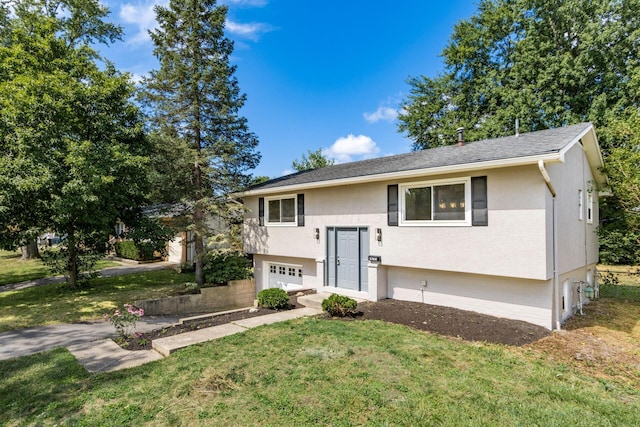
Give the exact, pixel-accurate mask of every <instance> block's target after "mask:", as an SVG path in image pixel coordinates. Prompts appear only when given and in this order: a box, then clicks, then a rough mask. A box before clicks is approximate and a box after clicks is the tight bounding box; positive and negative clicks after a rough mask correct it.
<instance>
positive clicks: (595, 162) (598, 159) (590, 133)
mask: <svg viewBox="0 0 640 427" xmlns="http://www.w3.org/2000/svg"><path fill="white" fill-rule="evenodd" d="M580 140H582V141H583V143H582V151H584V153H585V155H586V156H587V161H588V162H589V166H590V168H591V173H592V174H593V176H594V178H595V180H596V183H597V184H598V187H599V188H600V189H601V190H603V191H602V194H603V195H606V194H608V193H609V192H610V190H609V178H608V177H607V175H605V174H603V173H602V168H603V167H604V158H603V157H602V151H601V150H600V144H599V143H598V136H597V135H596V132H595V128H594V126H593V124H592V125H591V126H588V127H587V128H586V129H585V130H584V131H583V132H582V133H581V134H580V135H579V136H578V137H577V141H580ZM574 143H575V142H572V143H570V144H568V145H567V147H565V148H564V149H563V150H562V151H564V152H566V151H568V149H569V148H571V147H570V146H573V144H574ZM563 154H564V153H563Z"/></svg>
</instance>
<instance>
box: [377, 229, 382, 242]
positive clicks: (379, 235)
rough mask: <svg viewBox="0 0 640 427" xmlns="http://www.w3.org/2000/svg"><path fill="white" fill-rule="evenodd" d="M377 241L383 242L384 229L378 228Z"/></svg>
mask: <svg viewBox="0 0 640 427" xmlns="http://www.w3.org/2000/svg"><path fill="white" fill-rule="evenodd" d="M376 240H377V241H378V242H382V228H376Z"/></svg>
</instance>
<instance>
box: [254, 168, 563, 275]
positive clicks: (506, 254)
mask: <svg viewBox="0 0 640 427" xmlns="http://www.w3.org/2000/svg"><path fill="white" fill-rule="evenodd" d="M486 175H487V182H488V183H487V186H488V207H489V225H488V226H486V227H473V226H462V227H450V226H438V225H436V226H428V227H427V226H393V227H390V226H388V225H387V185H389V184H395V183H398V182H380V183H369V184H361V185H352V186H342V187H328V188H321V189H314V190H310V191H305V192H304V195H305V226H304V227H296V226H291V225H289V226H269V225H268V226H263V227H260V226H259V225H258V197H247V198H246V199H245V204H246V206H247V207H248V209H249V210H250V211H249V213H248V214H247V217H246V221H245V227H244V241H245V250H246V251H247V252H248V253H254V254H263V255H271V256H278V257H297V258H307V259H312V260H315V259H324V257H325V256H326V253H325V252H326V228H327V227H335V226H337V227H344V226H361V227H369V229H370V233H369V247H370V253H371V254H372V255H380V256H381V257H382V263H383V264H384V265H389V266H400V267H409V268H424V269H431V270H445V271H451V272H462V273H470V274H489V275H495V276H507V277H521V278H529V279H535V280H546V279H548V278H549V277H550V276H551V273H550V271H549V268H548V260H547V250H546V249H547V244H548V242H547V239H546V221H547V217H546V210H545V208H546V199H545V196H546V195H545V191H546V186H545V184H544V181H543V180H542V178H541V177H540V174H539V172H538V171H537V168H536V167H534V166H532V167H527V168H506V169H496V170H492V171H488V172H487V173H486ZM442 178H447V176H444V177H443V176H438V177H430V178H428V179H429V180H431V179H442ZM404 182H406V181H404ZM399 183H400V184H401V183H402V182H399ZM316 228H318V229H319V230H320V239H319V240H316V239H315V229H316ZM377 228H380V229H381V230H382V242H377V241H376V240H375V232H374V231H375V229H377Z"/></svg>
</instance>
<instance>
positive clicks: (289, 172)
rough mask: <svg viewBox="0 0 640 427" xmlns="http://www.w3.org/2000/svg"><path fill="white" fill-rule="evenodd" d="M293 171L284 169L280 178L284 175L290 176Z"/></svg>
mask: <svg viewBox="0 0 640 427" xmlns="http://www.w3.org/2000/svg"><path fill="white" fill-rule="evenodd" d="M293 172H294V171H292V170H291V169H285V170H283V171H282V176H285V175H291V174H292V173H293Z"/></svg>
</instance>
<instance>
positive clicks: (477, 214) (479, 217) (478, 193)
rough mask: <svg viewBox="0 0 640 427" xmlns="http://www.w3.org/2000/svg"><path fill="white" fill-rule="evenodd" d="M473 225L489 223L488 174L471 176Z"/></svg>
mask: <svg viewBox="0 0 640 427" xmlns="http://www.w3.org/2000/svg"><path fill="white" fill-rule="evenodd" d="M471 225H489V210H488V209H487V177H486V176H477V177H473V178H471Z"/></svg>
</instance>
